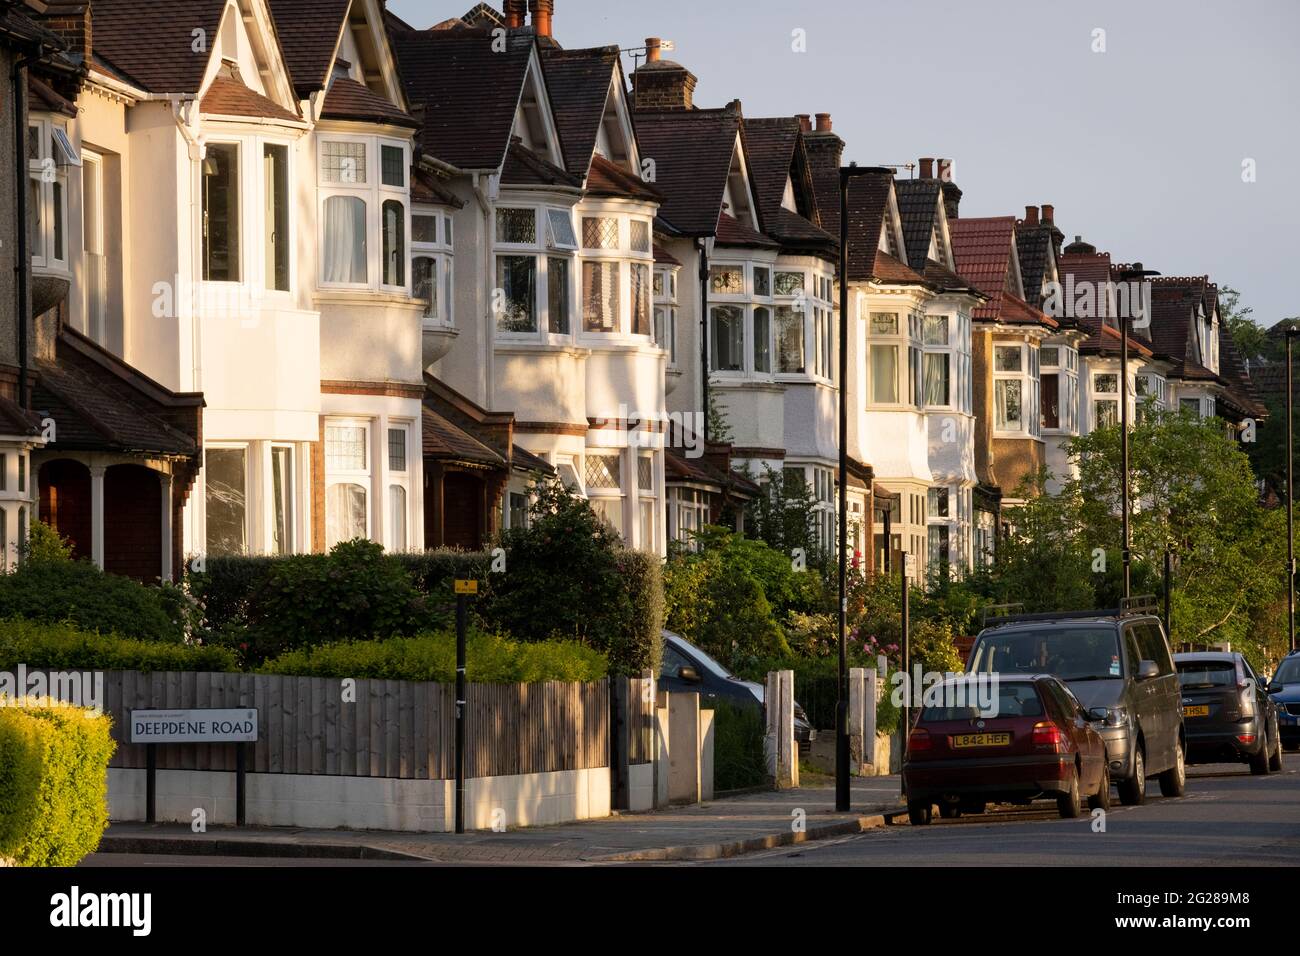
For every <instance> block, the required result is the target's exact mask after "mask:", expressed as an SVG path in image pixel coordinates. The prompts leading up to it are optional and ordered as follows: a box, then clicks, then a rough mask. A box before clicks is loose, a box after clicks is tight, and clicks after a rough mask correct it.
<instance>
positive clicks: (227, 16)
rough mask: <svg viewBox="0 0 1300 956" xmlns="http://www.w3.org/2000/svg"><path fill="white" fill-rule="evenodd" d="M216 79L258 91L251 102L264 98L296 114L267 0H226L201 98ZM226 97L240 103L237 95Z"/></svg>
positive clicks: (295, 104) (229, 100) (291, 88)
mask: <svg viewBox="0 0 1300 956" xmlns="http://www.w3.org/2000/svg"><path fill="white" fill-rule="evenodd" d="M217 81H221V83H220V84H219V85H225V84H231V83H233V84H239V85H241V86H243V87H246V88H247V89H248V90H249V91H251V93H253V94H256V98H253V97H250V98H248V100H249V101H250V102H255V101H256V99H258V98H261V99H264V100H266V101H269V103H270V104H273V107H275V108H278V109H279V110H281V111H283V112H285V113H287V114H290V115H292V116H294V117H296V116H297V113H298V103H297V97H296V96H295V95H294V91H293V84H292V81H291V79H290V76H289V71H288V69H287V68H286V66H285V62H284V57H283V55H282V54H281V51H280V44H279V40H278V38H277V36H276V29H275V25H274V23H273V21H272V19H271V9H270V7H269V5H268V4H267V2H266V0H227V2H226V4H225V6H224V8H223V9H222V12H221V19H220V22H219V26H218V28H217V31H216V35H215V36H214V37H213V38H212V45H211V47H210V52H209V56H208V63H207V68H206V69H205V71H204V75H203V83H202V86H201V88H200V89H199V91H198V92H199V99H200V101H202V100H203V98H204V94H206V93H208V92H210V90H211V87H212V86H213V84H214V83H215V82H217ZM224 99H226V101H227V102H239V98H238V97H229V96H228V97H224ZM270 111H272V110H271V109H270V108H268V109H266V110H259V111H257V113H256V115H262V113H263V112H270Z"/></svg>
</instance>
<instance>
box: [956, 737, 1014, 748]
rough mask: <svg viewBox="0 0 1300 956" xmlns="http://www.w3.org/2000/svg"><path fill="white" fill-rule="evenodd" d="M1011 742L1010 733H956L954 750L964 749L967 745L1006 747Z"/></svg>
mask: <svg viewBox="0 0 1300 956" xmlns="http://www.w3.org/2000/svg"><path fill="white" fill-rule="evenodd" d="M1010 743H1011V735H1010V734H1005V733H1004V734H954V735H953V738H952V746H953V749H954V750H962V749H964V748H966V747H1005V746H1007V745H1008V744H1010Z"/></svg>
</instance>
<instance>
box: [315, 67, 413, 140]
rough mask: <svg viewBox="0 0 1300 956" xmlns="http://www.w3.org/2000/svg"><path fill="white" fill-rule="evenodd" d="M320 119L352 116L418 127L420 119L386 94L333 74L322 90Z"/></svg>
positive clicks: (373, 121)
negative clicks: (386, 96)
mask: <svg viewBox="0 0 1300 956" xmlns="http://www.w3.org/2000/svg"><path fill="white" fill-rule="evenodd" d="M321 118H322V119H334V120H352V121H353V122H359V123H387V124H388V125H390V126H405V127H408V128H410V129H416V128H418V127H419V125H420V124H419V122H418V121H417V120H416V119H415V118H414V117H413V116H411V115H410V114H409V113H407V112H406V111H405V110H403V109H402V108H401V107H399V106H397V105H396V104H394V103H392V102H390V101H389V100H388V99H386V98H385V97H382V96H380V95H379V94H378V93H376V92H374V91H373V90H371V89H370V88H369V87H368V86H364V85H362V84H361V83H358V82H357V81H356V80H354V79H351V78H350V77H346V76H336V77H335V78H334V79H333V81H332V82H331V83H330V88H329V92H328V93H326V94H325V104H324V107H323V108H322V110H321Z"/></svg>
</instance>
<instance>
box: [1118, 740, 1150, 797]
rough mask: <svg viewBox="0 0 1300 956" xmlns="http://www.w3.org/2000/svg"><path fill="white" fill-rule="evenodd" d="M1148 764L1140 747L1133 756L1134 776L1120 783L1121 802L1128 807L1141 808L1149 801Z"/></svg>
mask: <svg viewBox="0 0 1300 956" xmlns="http://www.w3.org/2000/svg"><path fill="white" fill-rule="evenodd" d="M1146 774H1147V763H1146V759H1145V758H1144V757H1143V756H1142V748H1141V747H1138V749H1137V752H1136V753H1134V754H1133V776H1132V777H1130V778H1129V779H1127V780H1121V781H1120V782H1119V802H1120V803H1122V804H1124V806H1126V807H1137V806H1141V805H1142V804H1143V803H1145V802H1146V799H1147V776H1146Z"/></svg>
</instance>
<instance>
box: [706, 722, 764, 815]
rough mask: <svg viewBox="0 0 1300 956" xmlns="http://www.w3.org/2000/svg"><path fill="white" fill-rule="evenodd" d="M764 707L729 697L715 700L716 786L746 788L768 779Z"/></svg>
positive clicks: (714, 785)
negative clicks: (751, 705) (736, 702)
mask: <svg viewBox="0 0 1300 956" xmlns="http://www.w3.org/2000/svg"><path fill="white" fill-rule="evenodd" d="M763 735H764V727H763V711H762V709H761V708H759V707H743V706H740V705H737V704H733V703H731V702H730V701H725V700H719V701H715V702H714V703H713V789H714V792H715V793H717V792H722V791H726V790H745V789H748V788H750V787H761V786H763V785H764V784H766V783H767V782H768V780H767V757H766V756H765V755H764V752H763Z"/></svg>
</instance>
